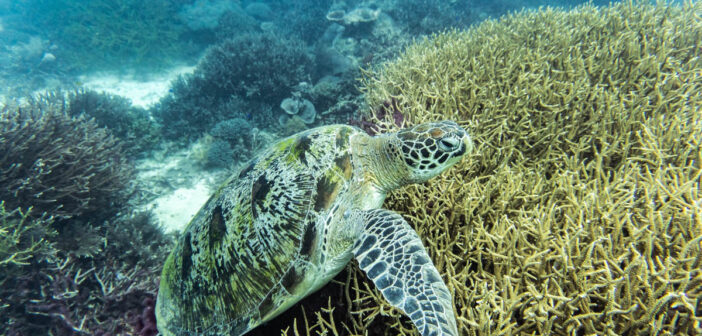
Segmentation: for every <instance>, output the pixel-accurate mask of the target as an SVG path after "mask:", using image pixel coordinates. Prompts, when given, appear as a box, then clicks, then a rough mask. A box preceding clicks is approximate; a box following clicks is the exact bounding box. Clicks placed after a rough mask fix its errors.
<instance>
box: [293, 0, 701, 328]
mask: <svg viewBox="0 0 702 336" xmlns="http://www.w3.org/2000/svg"><path fill="white" fill-rule="evenodd" d="M701 16H702V3H700V2H693V3H688V4H685V5H683V6H673V5H666V4H664V3H659V4H656V5H652V4H648V3H644V2H624V3H619V4H614V5H611V6H610V7H605V8H598V7H594V6H592V5H586V6H582V7H578V8H576V9H574V10H571V11H563V10H557V9H551V8H544V9H541V10H539V11H537V12H526V11H525V12H520V13H515V14H512V15H508V16H506V17H503V18H501V19H499V20H490V21H486V22H484V23H482V24H480V25H478V26H476V27H473V28H471V29H469V30H467V31H464V32H457V31H453V32H446V33H442V34H439V35H436V36H433V37H431V38H429V39H425V40H423V41H420V42H418V43H416V44H415V45H413V46H411V47H409V48H408V49H407V50H406V51H405V52H404V54H403V55H402V56H400V58H399V59H397V60H395V61H393V62H391V63H389V64H386V65H385V66H383V67H382V68H381V69H380V70H378V71H377V72H368V73H366V77H365V78H364V91H365V93H366V97H367V100H368V103H369V106H371V107H380V106H382V105H383V103H384V102H387V101H393V103H394V104H397V106H399V107H400V108H401V111H402V113H403V115H404V121H405V123H406V124H409V125H412V124H416V123H422V122H426V121H430V120H441V119H452V120H455V121H457V122H458V123H459V124H462V125H464V126H466V127H467V128H468V129H469V131H470V132H471V134H472V136H473V137H474V139H475V141H476V144H477V150H476V151H475V153H476V154H474V155H473V156H472V157H471V158H470V159H468V160H464V161H463V162H461V163H459V164H458V165H457V166H456V167H455V168H453V169H451V170H449V171H448V172H447V173H445V174H443V175H441V176H439V177H437V178H435V179H433V180H432V181H430V182H428V183H425V184H423V185H413V186H410V187H407V188H405V189H403V190H400V191H397V192H394V193H392V194H391V196H390V197H389V198H388V200H387V201H386V207H388V208H389V209H392V210H395V211H398V212H400V213H401V214H402V215H403V216H404V217H405V218H406V219H407V220H408V221H409V222H410V223H412V224H413V225H414V226H415V228H416V230H417V232H418V234H419V236H420V237H422V238H423V240H424V244H425V246H426V247H427V249H428V251H429V253H430V255H431V256H432V258H433V261H434V263H435V264H436V266H437V268H438V269H439V270H440V272H441V273H442V275H443V278H444V280H445V281H446V283H447V284H448V286H449V288H450V290H451V292H452V294H453V296H454V303H455V309H456V314H457V320H458V324H459V332H460V334H461V335H512V334H525V335H526V334H547V335H548V334H552V335H566V334H598V335H605V334H608V335H622V334H628V335H649V334H659V333H673V334H700V333H702V258H701V257H700V255H701V253H702V251H701V249H702V245H701V242H702V206H700V204H702V201H701V200H702V191H701V190H702V186H701V185H700V182H701V179H702V177H701V175H702V169H700V168H701V165H702V149H701V147H700V141H701V140H700V139H702V111H701V110H700V106H701V104H702V94H700V92H702V49H700V41H702V22H701V20H700V17H701ZM369 118H370V119H371V120H373V117H372V116H370V117H369ZM374 122H375V123H377V124H379V125H381V127H383V128H385V129H394V128H396V127H397V126H396V125H395V124H394V122H393V120H390V118H388V119H386V120H377V119H376V120H374ZM427 195H429V196H427ZM346 284H347V287H346V289H345V294H344V295H345V296H346V298H347V302H348V306H349V307H348V308H349V311H347V312H344V314H345V318H346V320H344V321H338V316H337V321H336V322H334V319H333V318H332V316H331V313H329V310H331V308H328V309H327V310H324V311H323V312H321V313H317V314H316V315H315V316H316V321H317V323H316V324H315V325H313V326H310V324H309V323H308V321H307V318H305V325H306V326H307V327H304V328H303V330H302V333H303V334H304V333H305V332H306V333H307V334H314V333H315V332H327V333H329V334H363V333H364V330H366V329H367V328H368V327H369V326H371V325H377V324H378V323H382V325H383V326H384V328H385V331H384V332H385V333H386V334H392V335H398V334H400V335H417V332H416V331H415V330H413V329H412V327H411V325H410V324H409V323H408V322H407V321H405V320H403V319H402V314H401V313H400V312H399V311H396V310H394V309H393V308H391V307H390V305H388V304H387V303H385V301H384V300H383V299H382V298H381V295H379V293H378V292H377V290H376V289H374V288H373V286H372V285H369V283H368V282H367V280H366V279H365V275H364V274H363V273H362V272H360V271H358V269H357V267H354V266H350V267H349V269H348V278H347V280H346ZM330 306H331V302H330V304H329V307H330ZM298 309H299V308H298ZM337 313H338V312H337ZM308 315H310V316H312V315H311V314H309V313H308ZM388 315H389V317H388ZM306 316H307V315H306ZM312 320H315V319H312ZM378 321H380V322H378ZM294 329H295V331H294V332H293V331H291V330H287V331H285V332H284V333H287V334H289V335H292V334H295V335H297V334H298V333H297V328H294Z"/></svg>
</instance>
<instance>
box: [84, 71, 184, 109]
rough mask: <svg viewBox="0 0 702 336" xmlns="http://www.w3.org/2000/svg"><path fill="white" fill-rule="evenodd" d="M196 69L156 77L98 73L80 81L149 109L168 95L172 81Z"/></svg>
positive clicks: (165, 73)
mask: <svg viewBox="0 0 702 336" xmlns="http://www.w3.org/2000/svg"><path fill="white" fill-rule="evenodd" d="M194 69H195V67H192V66H180V67H176V68H173V69H171V70H169V71H166V72H163V73H160V74H154V75H144V74H133V73H132V74H114V73H96V74H91V75H83V76H80V81H81V82H83V86H84V87H85V88H88V89H92V90H95V91H98V92H102V91H104V92H107V93H111V94H116V95H120V96H122V97H126V98H129V99H131V101H132V104H133V105H134V106H139V107H143V108H149V107H151V106H152V105H154V104H155V103H156V102H158V100H159V99H161V97H163V96H165V95H166V94H167V93H168V89H169V88H170V83H171V81H172V80H174V79H176V78H177V77H178V76H179V75H183V74H187V73H192V72H193V70H194Z"/></svg>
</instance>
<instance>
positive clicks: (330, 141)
mask: <svg viewBox="0 0 702 336" xmlns="http://www.w3.org/2000/svg"><path fill="white" fill-rule="evenodd" d="M471 148H472V143H471V140H470V137H469V136H468V134H467V133H466V132H465V130H463V129H462V128H461V127H459V126H458V125H457V124H455V123H453V122H450V121H444V122H438V123H428V124H422V125H418V126H415V127H413V128H409V129H404V130H401V131H399V132H397V133H390V134H384V135H379V136H376V137H370V136H368V135H366V134H365V133H364V132H363V131H361V130H359V129H357V128H354V127H350V126H343V125H335V126H325V127H319V128H315V129H311V130H308V131H305V132H302V133H298V134H296V135H293V136H291V137H289V138H286V139H284V140H282V141H280V142H279V143H277V144H275V145H273V146H272V147H271V148H269V149H268V150H267V151H265V152H264V153H262V154H261V155H260V156H258V158H257V159H255V160H253V162H251V163H250V164H249V165H248V166H247V167H246V168H244V169H243V170H242V171H241V172H239V173H238V174H235V175H234V176H232V177H231V178H230V179H229V180H228V181H227V182H225V183H224V184H223V185H222V187H220V189H219V190H218V191H217V192H216V193H215V194H214V195H213V196H212V197H211V198H210V199H209V200H208V201H207V203H206V204H205V205H204V206H203V208H202V209H201V210H200V211H199V212H198V214H197V215H196V216H195V217H194V218H193V220H192V221H191V222H190V224H189V225H188V227H187V228H186V229H185V231H184V232H183V235H182V237H181V238H180V240H179V242H178V244H177V246H176V248H175V249H174V250H173V252H172V253H171V255H170V256H169V257H168V259H167V260H166V264H165V266H164V268H163V274H162V276H161V286H160V289H159V293H158V300H157V304H156V317H157V322H158V328H159V331H160V332H161V334H163V335H166V336H168V335H234V336H238V335H242V334H244V333H246V332H247V331H249V330H251V329H253V328H255V327H256V326H258V325H260V324H261V323H263V322H265V321H268V320H270V319H272V318H273V317H275V316H277V315H278V314H280V313H282V312H283V311H285V310H286V309H288V308H289V307H290V306H292V305H293V304H295V303H296V302H298V301H299V300H301V299H302V298H304V297H305V296H307V295H309V294H311V293H313V292H314V291H316V290H317V289H319V288H320V287H321V286H323V285H324V284H326V283H327V282H328V281H329V280H330V279H331V278H333V277H334V276H335V275H336V274H338V273H339V272H340V271H341V270H342V269H343V268H344V266H345V265H346V264H347V263H348V262H349V260H351V258H353V257H356V258H357V259H358V261H359V264H360V266H361V268H362V269H363V270H364V271H366V273H367V274H368V276H369V278H370V279H372V280H373V282H374V283H375V284H376V286H377V287H378V288H379V289H380V290H381V292H382V293H383V295H384V297H385V298H386V299H387V300H388V302H390V303H391V304H392V305H394V306H396V307H398V308H400V309H401V310H402V311H404V312H405V313H406V314H407V315H408V316H409V317H410V318H411V319H412V322H413V323H414V324H415V325H416V326H417V328H418V330H419V331H420V332H421V333H422V335H444V336H456V335H457V330H456V322H455V317H454V313H453V304H452V300H451V295H450V293H449V292H448V290H447V288H446V286H445V284H444V283H443V281H442V280H441V277H440V276H439V273H438V271H437V270H436V269H435V268H434V265H433V264H432V263H431V260H430V259H429V257H428V255H427V253H426V251H425V250H424V247H423V246H422V244H421V241H420V240H419V237H418V236H417V234H416V233H415V232H414V231H413V230H412V228H411V227H410V226H409V225H408V224H407V223H406V222H405V221H404V219H402V217H401V216H399V215H397V214H395V213H393V212H391V211H388V210H383V209H380V207H381V206H382V203H383V200H384V199H385V195H386V193H387V192H388V191H390V190H392V189H395V188H398V187H400V186H403V185H406V184H410V183H417V182H422V181H426V180H428V179H429V178H431V177H433V176H436V175H438V174H439V173H441V172H442V171H444V170H445V169H446V168H448V167H450V166H451V165H453V164H454V163H456V162H457V161H459V160H460V159H461V157H463V156H464V155H465V154H466V153H467V152H469V151H470V150H471Z"/></svg>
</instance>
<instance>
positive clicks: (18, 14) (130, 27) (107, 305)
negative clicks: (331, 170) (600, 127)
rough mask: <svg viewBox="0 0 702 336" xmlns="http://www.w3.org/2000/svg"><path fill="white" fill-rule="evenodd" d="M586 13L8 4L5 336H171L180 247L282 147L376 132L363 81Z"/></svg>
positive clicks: (482, 3)
mask: <svg viewBox="0 0 702 336" xmlns="http://www.w3.org/2000/svg"><path fill="white" fill-rule="evenodd" d="M582 3H583V1H536V0H532V1H507V0H505V1H499V0H497V1H488V0H479V1H465V0H456V1H445V0H409V1H399V0H394V1H390V0H387V1H386V0H377V1H374V0H365V1H356V0H349V1H217V0H196V1H192V0H172V1H161V0H156V1H143V0H139V1H137V0H124V1H109V0H95V1H83V0H24V1H13V0H0V43H1V45H2V46H3V48H0V83H2V84H3V85H0V106H2V118H1V119H0V121H2V124H0V132H2V133H0V141H2V142H3V144H2V146H3V147H0V148H2V149H3V151H4V152H2V153H0V173H1V174H2V175H1V176H0V201H2V202H4V203H3V206H2V209H3V211H2V212H0V224H1V225H2V226H0V335H49V334H51V335H129V334H138V335H155V334H157V331H156V329H155V320H154V319H155V317H154V314H153V307H154V301H155V297H156V293H157V290H158V277H159V276H160V270H161V267H162V265H163V262H164V259H165V257H166V255H167V253H168V252H169V251H170V247H171V246H172V242H173V240H174V239H175V237H176V236H177V233H178V232H179V231H180V230H182V228H183V227H184V225H185V224H187V222H188V221H189V218H190V217H191V216H192V215H193V214H194V213H195V211H197V209H199V207H200V206H201V205H202V204H203V202H204V201H205V200H206V199H207V196H208V195H209V194H210V193H212V192H213V189H214V188H215V187H216V186H217V185H218V183H219V182H221V181H222V180H223V179H224V178H226V176H227V175H228V172H230V171H232V170H234V169H237V168H239V167H241V166H242V165H243V164H244V163H245V162H246V161H248V160H250V159H252V158H253V157H254V156H255V155H256V153H257V152H258V151H259V150H261V149H263V148H265V146H266V145H268V144H270V143H272V142H273V141H275V140H276V139H279V138H281V137H283V136H287V135H290V134H293V133H296V132H297V131H301V130H304V129H306V128H310V127H314V126H321V125H326V124H334V123H355V124H358V125H361V126H362V122H361V116H360V115H359V112H358V111H360V110H362V109H363V108H364V106H363V95H362V92H360V91H359V89H358V86H359V82H358V80H357V79H358V78H359V77H360V76H361V75H362V73H361V70H360V69H369V70H372V69H375V68H377V67H379V66H380V65H381V64H383V62H387V61H389V60H392V59H393V58H394V57H396V56H397V55H398V54H399V53H400V52H401V51H402V50H403V48H404V47H405V46H407V45H408V44H410V43H411V42H412V41H413V40H416V39H420V38H422V37H425V36H431V34H434V33H437V32H441V31H445V30H448V29H466V28H468V27H470V26H472V25H476V24H479V23H480V22H482V21H484V20H488V19H494V18H499V17H500V16H502V15H505V14H507V13H510V12H514V11H520V10H534V9H536V8H539V7H540V6H556V7H566V8H568V7H573V6H577V5H579V4H582ZM593 3H594V4H595V5H606V4H607V3H608V2H606V1H594V2H593ZM321 304H326V303H321ZM281 325H284V323H281ZM273 329H274V328H273Z"/></svg>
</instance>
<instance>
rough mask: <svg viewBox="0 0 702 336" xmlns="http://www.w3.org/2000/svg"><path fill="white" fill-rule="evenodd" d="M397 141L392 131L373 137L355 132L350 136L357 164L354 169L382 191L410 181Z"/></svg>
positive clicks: (387, 190) (355, 163) (385, 191)
mask: <svg viewBox="0 0 702 336" xmlns="http://www.w3.org/2000/svg"><path fill="white" fill-rule="evenodd" d="M397 141H399V140H398V139H396V138H395V134H394V133H388V134H381V135H377V136H375V137H371V136H368V135H365V134H355V135H353V136H352V137H351V148H352V151H353V160H354V165H359V167H354V169H359V171H358V172H359V173H360V174H359V176H363V178H364V179H367V180H368V181H369V182H370V183H372V184H373V185H374V186H375V187H376V188H378V189H379V190H380V191H381V192H383V193H387V192H389V191H391V190H394V189H397V188H400V187H402V186H404V185H407V184H409V183H411V182H410V181H409V179H408V172H407V167H406V166H405V164H404V162H402V157H401V156H400V152H399V150H400V146H398V144H397Z"/></svg>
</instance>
